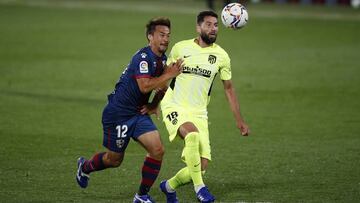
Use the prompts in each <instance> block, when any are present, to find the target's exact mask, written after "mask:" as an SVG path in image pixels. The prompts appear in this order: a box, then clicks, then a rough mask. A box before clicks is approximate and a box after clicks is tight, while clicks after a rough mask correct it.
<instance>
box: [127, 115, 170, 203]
mask: <svg viewBox="0 0 360 203" xmlns="http://www.w3.org/2000/svg"><path fill="white" fill-rule="evenodd" d="M134 134H135V136H134V139H136V140H137V141H138V142H139V144H140V145H141V146H142V147H143V148H144V149H145V150H146V151H147V155H146V157H145V160H144V163H143V166H142V170H141V174H142V179H141V183H140V186H139V191H138V193H137V194H136V195H135V197H134V202H146V201H148V202H153V200H152V199H151V197H150V196H149V195H148V193H149V191H150V188H151V187H152V185H153V184H154V182H155V180H156V178H157V177H158V175H159V172H160V168H161V163H162V158H163V155H164V146H163V144H162V142H161V139H160V134H159V132H158V131H157V129H156V127H155V125H154V123H153V122H152V120H151V118H150V117H149V116H147V115H145V116H140V117H139V119H138V121H137V128H136V129H135V133H134Z"/></svg>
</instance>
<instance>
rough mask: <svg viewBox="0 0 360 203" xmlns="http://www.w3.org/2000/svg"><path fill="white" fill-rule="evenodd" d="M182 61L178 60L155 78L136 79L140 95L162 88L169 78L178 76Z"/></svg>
mask: <svg viewBox="0 0 360 203" xmlns="http://www.w3.org/2000/svg"><path fill="white" fill-rule="evenodd" d="M182 63H183V60H181V59H179V60H177V61H176V63H172V64H170V65H169V66H168V67H167V68H166V70H165V71H164V73H163V74H162V75H161V76H160V77H157V78H138V79H136V81H137V83H138V85H139V89H140V91H141V92H142V93H148V92H151V91H152V90H154V89H157V88H162V87H163V86H165V85H166V83H167V81H168V80H169V79H171V78H174V77H176V76H178V75H179V74H180V73H181V71H182V66H183V65H182Z"/></svg>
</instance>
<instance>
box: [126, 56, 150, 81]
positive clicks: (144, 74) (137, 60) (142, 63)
mask: <svg viewBox="0 0 360 203" xmlns="http://www.w3.org/2000/svg"><path fill="white" fill-rule="evenodd" d="M151 65H152V64H151V63H150V59H149V56H147V55H146V54H144V53H142V54H136V55H135V56H134V57H133V58H132V60H131V63H130V67H131V68H133V69H134V70H135V71H134V76H135V78H150V77H151V67H152V66H151Z"/></svg>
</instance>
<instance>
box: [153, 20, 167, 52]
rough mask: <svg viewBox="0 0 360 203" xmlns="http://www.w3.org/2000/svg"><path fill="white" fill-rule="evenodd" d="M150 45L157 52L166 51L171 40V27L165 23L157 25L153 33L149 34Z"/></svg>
mask: <svg viewBox="0 0 360 203" xmlns="http://www.w3.org/2000/svg"><path fill="white" fill-rule="evenodd" d="M149 40H150V46H151V47H152V49H154V50H155V52H158V53H159V54H163V53H165V52H166V50H167V48H168V46H169V42H170V29H169V28H168V27H167V26H164V25H157V26H156V27H155V31H154V33H153V34H150V36H149Z"/></svg>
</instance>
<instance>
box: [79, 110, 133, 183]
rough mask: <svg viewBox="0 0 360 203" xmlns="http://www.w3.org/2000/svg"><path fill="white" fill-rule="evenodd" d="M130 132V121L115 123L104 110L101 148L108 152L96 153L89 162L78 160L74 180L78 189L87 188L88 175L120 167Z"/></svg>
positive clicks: (131, 128) (83, 159)
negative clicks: (78, 186)
mask: <svg viewBox="0 0 360 203" xmlns="http://www.w3.org/2000/svg"><path fill="white" fill-rule="evenodd" d="M132 132H133V127H132V125H131V121H117V120H116V119H114V118H113V116H109V114H108V113H107V108H105V110H104V113H103V146H104V147H106V148H107V149H108V151H107V152H100V153H96V154H95V155H94V156H93V157H92V158H91V159H90V160H86V159H85V158H83V157H80V158H79V159H78V170H77V174H76V180H77V182H78V184H79V185H80V187H82V188H86V187H87V185H88V181H89V178H90V176H89V175H90V173H92V172H94V171H101V170H104V169H106V168H113V167H118V166H120V164H121V163H122V161H123V158H124V153H125V149H126V147H127V145H128V143H129V141H130V136H131V135H132ZM119 135H120V136H119Z"/></svg>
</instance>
